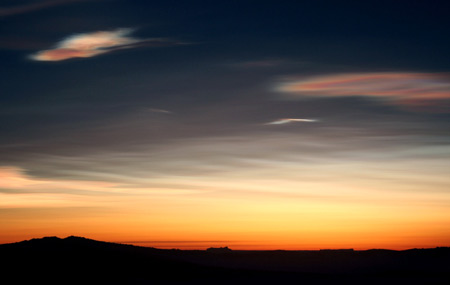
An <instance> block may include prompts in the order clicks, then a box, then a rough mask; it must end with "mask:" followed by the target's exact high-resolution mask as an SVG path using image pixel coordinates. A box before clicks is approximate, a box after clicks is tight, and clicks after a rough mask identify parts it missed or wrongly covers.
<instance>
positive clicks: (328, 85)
mask: <svg viewBox="0 0 450 285" xmlns="http://www.w3.org/2000/svg"><path fill="white" fill-rule="evenodd" d="M277 90H278V91H281V92H284V93H290V94H295V95H300V96H320V97H342V96H370V97H376V98H381V99H385V100H388V101H391V102H394V103H395V104H398V105H410V104H413V105H417V104H418V103H420V102H423V104H430V103H433V102H440V101H442V100H449V99H450V75H449V74H447V73H407V72H405V73H399V72H374V73H339V74H331V75H322V76H315V77H308V78H304V79H301V80H296V81H291V82H285V83H282V84H280V85H279V86H278V87H277Z"/></svg>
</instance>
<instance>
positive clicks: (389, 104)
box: [0, 0, 450, 249]
mask: <svg viewBox="0 0 450 285" xmlns="http://www.w3.org/2000/svg"><path fill="white" fill-rule="evenodd" d="M449 8H450V6H449V4H448V3H447V1H440V0H436V1H403V0H399V1H358V2H356V1H348V2H347V1H331V0H328V1H325V0H319V1H281V2H280V1H250V0H243V1H175V0H172V1H140V0H79V1H76V0H73V1H50V0H49V1H45V0H44V1H32V0H20V1H18V0H15V1H12V0H11V1H9V0H8V1H3V2H2V4H1V6H0V20H1V21H2V28H1V32H0V60H1V62H2V68H1V69H0V73H1V76H0V229H1V230H0V243H6V242H15V241H20V240H23V239H29V238H34V237H42V236H47V235H57V236H61V237H64V236H69V235H78V236H85V237H88V238H94V239H100V240H106V241H114V242H128V243H134V244H139V245H149V246H157V247H161V248H189V249H192V248H207V247H210V246H230V247H231V248H234V249H320V248H355V249H368V248H390V249H405V248H413V247H435V246H449V245H450V175H448V174H449V171H450V135H449V130H450V128H449V127H450V104H449V103H450V75H449V74H450V73H449V72H450V57H449V52H448V51H449V50H450V37H449V34H448V33H449V30H450V29H449V28H450V19H449V18H448V11H449Z"/></svg>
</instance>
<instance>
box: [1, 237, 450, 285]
mask: <svg viewBox="0 0 450 285" xmlns="http://www.w3.org/2000/svg"><path fill="white" fill-rule="evenodd" d="M0 256H1V257H2V259H3V260H5V261H7V262H6V263H7V265H6V266H4V267H3V271H4V272H5V273H4V274H3V275H4V276H6V277H8V275H11V274H12V273H13V272H17V271H18V270H19V269H20V271H21V272H22V273H19V274H17V273H16V274H13V275H11V276H9V277H11V278H15V280H16V281H18V282H16V283H18V284H22V283H28V284H29V283H37V282H39V283H46V284H61V283H66V284H80V283H82V284H212V283H214V284H229V283H234V284H248V283H256V282H257V283H258V284H274V283H280V284H282V283H314V284H329V283H330V281H331V282H333V283H334V284H360V283H364V284H379V283H384V284H441V283H442V284H446V283H447V282H448V281H450V262H449V260H450V248H448V247H440V248H430V249H409V250H404V251H395V250H384V249H372V250H366V251H353V250H320V251H285V250H278V251H239V250H220V251H217V250H212V251H211V250H210V251H207V250H167V249H157V248H151V247H141V246H134V245H128V244H118V243H112V242H104V241H98V240H93V239H88V238H84V237H77V236H68V237H66V238H59V237H55V236H53V237H44V238H37V239H30V240H25V241H20V242H16V243H9V244H1V245H0ZM5 280H8V279H5ZM449 284H450V283H449Z"/></svg>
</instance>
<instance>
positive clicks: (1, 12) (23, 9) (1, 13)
mask: <svg viewBox="0 0 450 285" xmlns="http://www.w3.org/2000/svg"><path fill="white" fill-rule="evenodd" d="M87 1H101V0H47V1H38V2H35V3H30V4H24V5H18V6H13V7H0V17H6V16H14V15H20V14H25V13H30V12H34V11H38V10H42V9H46V8H51V7H55V6H62V5H67V4H71V3H76V2H87ZM102 1H104V0H102Z"/></svg>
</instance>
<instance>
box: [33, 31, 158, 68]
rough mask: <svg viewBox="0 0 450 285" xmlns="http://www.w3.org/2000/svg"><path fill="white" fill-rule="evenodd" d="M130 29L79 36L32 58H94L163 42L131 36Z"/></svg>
mask: <svg viewBox="0 0 450 285" xmlns="http://www.w3.org/2000/svg"><path fill="white" fill-rule="evenodd" d="M131 32H132V30H130V29H118V30H114V31H97V32H93V33H85V34H77V35H73V36H70V37H68V38H66V39H65V40H63V41H61V42H59V43H58V44H57V45H56V47H55V48H53V49H48V50H43V51H39V52H37V53H35V54H33V55H31V56H30V58H31V59H33V60H37V61H61V60H66V59H71V58H79V57H93V56H97V55H100V54H104V53H108V52H111V51H115V50H118V49H125V48H133V47H137V46H138V45H139V44H141V43H143V42H149V41H157V42H158V43H159V42H161V40H158V39H156V40H149V39H137V38H132V37H130V36H129V34H130V33H131Z"/></svg>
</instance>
